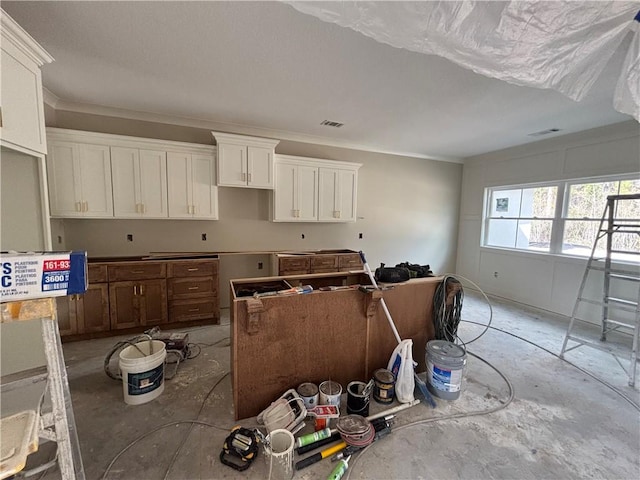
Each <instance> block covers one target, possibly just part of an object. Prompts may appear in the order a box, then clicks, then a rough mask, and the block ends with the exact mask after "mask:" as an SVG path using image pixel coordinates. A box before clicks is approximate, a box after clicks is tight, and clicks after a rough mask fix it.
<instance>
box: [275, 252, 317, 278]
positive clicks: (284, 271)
mask: <svg viewBox="0 0 640 480" xmlns="http://www.w3.org/2000/svg"><path fill="white" fill-rule="evenodd" d="M310 267H311V259H310V257H308V256H297V257H280V259H279V263H278V271H279V273H280V275H300V274H303V273H309V270H310Z"/></svg>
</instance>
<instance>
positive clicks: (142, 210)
mask: <svg viewBox="0 0 640 480" xmlns="http://www.w3.org/2000/svg"><path fill="white" fill-rule="evenodd" d="M140 210H141V211H140V213H147V206H146V205H145V204H144V203H141V204H140Z"/></svg>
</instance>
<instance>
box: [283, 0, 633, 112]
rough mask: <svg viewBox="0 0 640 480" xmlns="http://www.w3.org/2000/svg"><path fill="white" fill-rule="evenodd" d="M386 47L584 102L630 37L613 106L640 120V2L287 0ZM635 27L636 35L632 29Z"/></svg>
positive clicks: (300, 9)
mask: <svg viewBox="0 0 640 480" xmlns="http://www.w3.org/2000/svg"><path fill="white" fill-rule="evenodd" d="M286 3H288V4H290V5H291V6H292V7H294V8H295V9H296V10H298V11H299V12H302V13H306V14H309V15H313V16H315V17H317V18H320V19H321V20H323V21H325V22H330V23H335V24H337V25H340V26H342V27H347V28H351V29H353V30H355V31H357V32H360V33H362V34H363V35H366V36H368V37H371V38H373V39H375V40H377V41H379V42H382V43H386V44H388V45H391V46H394V47H397V48H404V49H407V50H411V51H414V52H420V53H424V54H434V55H439V56H441V57H444V58H447V59H449V60H451V61H453V62H455V63H457V64H458V65H460V66H462V67H465V68H468V69H471V70H473V71H474V72H476V73H479V74H482V75H485V76H487V77H492V78H497V79H500V80H504V81H507V82H510V83H513V84H516V85H523V86H529V87H537V88H550V89H554V90H557V91H559V92H561V93H563V94H565V95H567V96H568V97H570V98H572V99H573V100H576V101H579V100H580V99H582V98H583V97H584V96H585V95H586V94H587V93H588V91H589V89H590V88H591V87H592V86H593V84H594V83H595V81H596V80H597V78H598V76H599V75H600V74H601V73H602V71H603V69H604V68H605V66H606V64H607V62H608V61H609V60H610V58H611V57H612V55H613V54H614V53H615V52H616V50H617V49H618V48H619V47H620V46H621V43H622V41H623V39H624V38H625V36H626V35H633V36H634V37H633V39H632V41H631V46H630V48H629V51H628V53H627V56H626V59H625V61H624V64H623V68H622V71H621V72H620V78H619V80H618V84H617V87H616V91H615V95H614V107H615V108H616V109H617V110H618V111H620V112H623V113H626V114H628V115H632V116H634V117H635V118H636V120H639V121H640V28H638V25H639V24H638V21H634V17H635V16H636V14H637V13H638V10H640V3H638V2H567V1H557V2H549V1H531V2H523V1H513V2H474V1H464V2H304V1H291V2H286ZM632 31H633V33H631V32H632Z"/></svg>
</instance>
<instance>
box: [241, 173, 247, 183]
mask: <svg viewBox="0 0 640 480" xmlns="http://www.w3.org/2000/svg"><path fill="white" fill-rule="evenodd" d="M240 176H241V177H242V181H243V182H246V181H247V174H246V173H244V172H242V173H241V174H240Z"/></svg>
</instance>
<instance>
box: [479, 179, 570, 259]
mask: <svg viewBox="0 0 640 480" xmlns="http://www.w3.org/2000/svg"><path fill="white" fill-rule="evenodd" d="M557 194H558V188H557V187H556V186H545V187H532V188H515V189H508V190H507V189H505V190H499V189H493V190H492V191H491V196H490V209H491V211H490V214H489V221H488V228H487V240H486V245H491V246H495V247H507V248H518V249H525V250H538V251H543V252H548V251H549V249H550V246H551V227H552V222H553V218H554V216H555V208H556V197H557Z"/></svg>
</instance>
